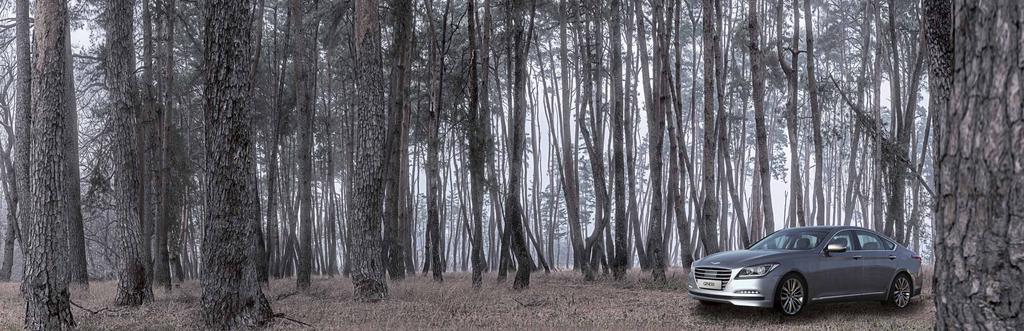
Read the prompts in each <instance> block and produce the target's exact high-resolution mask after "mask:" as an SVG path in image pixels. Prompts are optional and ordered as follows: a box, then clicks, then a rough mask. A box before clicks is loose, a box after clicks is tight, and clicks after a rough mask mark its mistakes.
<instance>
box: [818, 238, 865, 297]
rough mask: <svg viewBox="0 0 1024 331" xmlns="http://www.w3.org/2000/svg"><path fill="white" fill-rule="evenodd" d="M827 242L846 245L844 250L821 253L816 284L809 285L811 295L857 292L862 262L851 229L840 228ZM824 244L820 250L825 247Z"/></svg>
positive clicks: (859, 285)
mask: <svg viewBox="0 0 1024 331" xmlns="http://www.w3.org/2000/svg"><path fill="white" fill-rule="evenodd" d="M828 244H840V245H846V249H847V251H846V252H842V253H831V254H822V255H821V258H820V261H821V262H820V263H819V264H818V266H819V272H818V275H819V277H816V278H818V279H817V282H818V284H817V285H810V286H811V291H812V292H811V296H812V297H813V298H816V299H834V298H838V297H843V296H849V295H854V294H857V293H858V291H860V290H861V286H862V284H863V283H862V282H861V278H862V274H863V272H864V270H863V263H862V260H861V259H860V257H861V255H860V252H859V251H857V236H856V234H855V233H854V232H853V231H851V230H842V231H839V232H837V233H836V234H835V235H833V236H832V239H830V240H829V241H828ZM827 247H828V245H824V246H823V248H822V250H823V252H824V249H825V248H827Z"/></svg>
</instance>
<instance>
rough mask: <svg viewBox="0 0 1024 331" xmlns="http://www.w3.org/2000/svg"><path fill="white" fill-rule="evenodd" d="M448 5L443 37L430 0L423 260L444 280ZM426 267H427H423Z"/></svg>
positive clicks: (443, 18)
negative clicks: (444, 42)
mask: <svg viewBox="0 0 1024 331" xmlns="http://www.w3.org/2000/svg"><path fill="white" fill-rule="evenodd" d="M448 5H450V0H449V3H448V4H447V5H446V7H445V13H444V15H443V17H442V18H441V32H440V37H439V36H438V35H437V31H436V30H435V29H436V25H435V22H434V18H433V11H434V3H433V0H428V1H427V11H428V12H427V20H428V23H427V26H428V30H429V31H430V32H429V33H430V36H429V38H430V51H429V52H430V55H429V57H430V58H429V63H430V64H429V65H428V67H429V70H430V81H431V84H430V101H429V104H430V108H429V110H428V113H427V119H426V126H425V127H426V130H427V162H426V174H427V253H428V254H427V259H425V260H424V262H425V263H424V266H429V267H430V270H431V272H432V276H433V279H434V281H437V282H441V281H444V276H443V272H444V264H443V262H442V257H441V255H443V254H444V247H443V246H442V236H443V233H442V232H441V231H442V228H441V218H442V215H441V213H442V211H441V209H442V208H443V206H442V204H443V203H444V191H443V190H444V187H443V186H442V183H441V169H440V167H441V165H440V163H441V162H440V153H441V148H442V146H441V145H442V143H441V137H440V131H441V110H442V103H443V101H444V100H443V93H444V72H445V70H444V54H442V49H443V48H444V47H443V45H440V43H441V42H442V40H441V39H442V38H445V36H446V35H447V29H448V7H449V6H448ZM428 263H429V264H428ZM424 271H426V269H425V270H424Z"/></svg>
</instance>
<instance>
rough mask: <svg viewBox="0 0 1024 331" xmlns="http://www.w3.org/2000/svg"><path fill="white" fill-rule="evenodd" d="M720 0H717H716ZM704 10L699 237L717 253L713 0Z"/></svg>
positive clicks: (707, 248)
mask: <svg viewBox="0 0 1024 331" xmlns="http://www.w3.org/2000/svg"><path fill="white" fill-rule="evenodd" d="M716 1H717V0H716ZM702 10H703V12H704V16H703V17H704V21H703V27H704V34H703V36H704V147H703V151H704V159H703V163H702V164H703V166H704V169H703V170H702V176H703V183H702V184H701V189H703V195H704V199H703V202H702V203H701V204H702V207H703V210H702V211H701V219H700V222H699V223H698V226H700V231H699V232H700V241H701V242H702V243H703V244H704V253H705V255H710V254H714V253H717V252H718V251H719V250H720V248H719V246H718V231H719V230H721V231H726V229H716V227H715V221H716V220H717V219H718V197H717V196H716V194H715V186H716V184H715V159H716V158H715V155H716V154H715V152H716V151H717V147H716V145H715V143H716V141H715V132H716V129H717V128H718V126H719V125H723V124H722V123H719V124H717V125H716V123H715V77H717V75H716V74H715V57H716V55H715V50H716V49H717V48H715V47H714V44H715V41H716V40H717V39H718V37H716V35H717V34H718V31H716V30H715V12H714V1H713V0H703V6H702Z"/></svg>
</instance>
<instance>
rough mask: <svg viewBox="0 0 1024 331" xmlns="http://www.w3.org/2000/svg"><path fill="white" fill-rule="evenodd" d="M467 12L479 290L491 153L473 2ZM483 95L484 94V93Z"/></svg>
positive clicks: (474, 258) (474, 255) (475, 268)
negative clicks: (486, 170)
mask: <svg viewBox="0 0 1024 331" xmlns="http://www.w3.org/2000/svg"><path fill="white" fill-rule="evenodd" d="M466 11H467V12H468V15H469V18H468V19H469V51H470V62H469V119H470V127H469V130H468V133H469V137H468V139H467V140H468V141H469V175H470V181H471V184H472V186H471V187H470V189H471V190H472V192H471V197H470V199H471V203H470V205H471V207H472V209H473V212H472V218H473V224H472V229H473V233H472V235H471V239H470V241H471V242H472V244H473V253H472V261H473V262H472V264H473V276H472V278H473V279H472V281H473V286H474V287H480V285H481V284H482V283H483V271H484V268H486V267H487V266H486V265H485V262H484V247H483V209H484V193H485V192H486V191H487V188H486V187H485V185H486V184H485V182H486V180H487V179H486V178H484V167H485V166H486V158H487V154H488V153H490V149H489V148H487V146H489V145H488V143H487V142H488V140H489V139H490V137H489V136H490V117H491V114H490V113H486V112H481V110H480V105H479V101H480V89H479V87H480V78H479V75H478V71H477V70H478V69H477V66H478V65H479V63H478V56H479V54H480V52H479V50H478V49H477V45H476V40H477V30H476V22H477V15H476V0H469V2H467V4H466ZM484 70H487V67H486V63H485V64H484ZM484 93H486V91H484Z"/></svg>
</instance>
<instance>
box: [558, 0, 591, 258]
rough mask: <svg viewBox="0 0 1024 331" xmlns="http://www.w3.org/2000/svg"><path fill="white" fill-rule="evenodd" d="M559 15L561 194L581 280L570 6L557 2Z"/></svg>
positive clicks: (580, 239)
mask: <svg viewBox="0 0 1024 331" xmlns="http://www.w3.org/2000/svg"><path fill="white" fill-rule="evenodd" d="M560 6H561V11H562V13H563V15H564V17H563V18H562V21H561V22H560V23H559V40H560V44H561V48H560V49H559V61H560V62H561V67H562V70H561V73H560V77H561V80H562V89H561V91H562V97H561V99H562V106H561V115H562V117H561V121H560V122H561V123H560V124H561V135H562V141H561V143H562V148H561V149H562V151H561V158H562V173H561V174H562V176H561V177H562V192H563V194H564V195H565V201H566V202H565V209H566V214H567V216H568V226H569V239H570V243H571V244H572V251H573V261H574V265H575V266H577V267H579V268H580V269H581V271H582V272H583V275H584V277H587V274H589V273H590V272H591V271H590V266H589V265H583V264H581V263H580V262H581V261H583V260H584V254H583V250H584V244H583V232H582V230H581V229H580V193H579V186H578V185H579V182H578V176H577V175H576V150H575V143H574V141H575V138H574V136H573V132H572V129H571V127H572V126H571V123H572V120H571V119H570V115H571V113H572V110H571V104H572V103H571V102H572V99H571V98H572V97H571V91H570V88H569V86H570V85H569V68H570V65H569V56H568V52H569V51H568V40H567V38H566V35H567V32H566V30H567V25H568V22H567V21H568V20H569V13H570V11H569V5H568V4H567V1H566V0H561V2H560Z"/></svg>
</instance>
